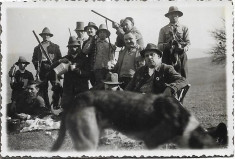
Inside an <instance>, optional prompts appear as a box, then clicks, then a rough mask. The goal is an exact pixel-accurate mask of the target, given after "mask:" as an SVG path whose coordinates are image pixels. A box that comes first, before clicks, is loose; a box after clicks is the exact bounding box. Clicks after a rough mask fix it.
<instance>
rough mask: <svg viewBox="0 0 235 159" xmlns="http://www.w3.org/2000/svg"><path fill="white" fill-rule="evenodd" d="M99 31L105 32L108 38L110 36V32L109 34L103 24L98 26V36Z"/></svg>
mask: <svg viewBox="0 0 235 159" xmlns="http://www.w3.org/2000/svg"><path fill="white" fill-rule="evenodd" d="M101 30H105V31H106V33H107V36H108V37H109V36H110V32H109V30H108V29H107V27H106V25H105V24H100V26H99V30H98V31H97V32H96V35H98V34H99V32H100V31H101Z"/></svg>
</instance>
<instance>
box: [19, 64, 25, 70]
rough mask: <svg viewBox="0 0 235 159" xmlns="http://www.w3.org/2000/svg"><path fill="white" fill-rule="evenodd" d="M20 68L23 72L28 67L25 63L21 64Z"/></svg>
mask: <svg viewBox="0 0 235 159" xmlns="http://www.w3.org/2000/svg"><path fill="white" fill-rule="evenodd" d="M18 66H19V69H20V70H22V71H23V70H25V67H26V66H27V65H26V64H25V63H19V65H18Z"/></svg>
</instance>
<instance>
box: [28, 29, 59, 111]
mask: <svg viewBox="0 0 235 159" xmlns="http://www.w3.org/2000/svg"><path fill="white" fill-rule="evenodd" d="M39 35H40V36H41V37H42V39H43V41H42V42H41V43H40V44H39V45H38V46H36V47H35V48H34V53H33V58H32V62H33V64H34V67H35V69H36V70H37V72H38V74H39V78H40V80H41V81H43V84H42V85H41V88H40V93H41V95H42V97H43V99H44V100H45V104H46V106H47V107H50V103H49V97H48V81H49V80H50V82H51V85H52V90H53V92H54V94H53V104H54V107H57V106H58V102H59V98H60V90H61V86H60V83H59V82H56V79H57V77H56V75H52V74H51V72H50V70H51V68H50V67H51V64H52V63H53V62H55V61H57V60H59V59H60V58H61V52H60V48H59V46H58V45H56V44H54V43H52V42H51V41H50V38H51V37H52V36H53V34H52V33H51V32H50V30H49V29H48V28H47V27H45V28H44V29H43V30H42V33H40V34H39ZM35 36H36V34H35ZM36 38H37V36H36ZM37 39H38V38H37ZM39 42H40V41H39Z"/></svg>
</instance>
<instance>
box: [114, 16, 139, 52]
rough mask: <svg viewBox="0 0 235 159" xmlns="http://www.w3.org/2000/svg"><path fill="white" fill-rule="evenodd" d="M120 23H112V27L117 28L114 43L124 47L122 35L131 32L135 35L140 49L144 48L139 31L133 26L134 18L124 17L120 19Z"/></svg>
mask: <svg viewBox="0 0 235 159" xmlns="http://www.w3.org/2000/svg"><path fill="white" fill-rule="evenodd" d="M120 22H121V24H120V25H118V24H117V23H113V28H114V29H116V30H117V32H116V34H117V39H116V45H117V47H124V46H125V41H124V35H125V34H127V33H129V32H131V33H132V34H134V35H135V38H136V41H137V44H138V45H139V46H140V48H141V49H143V48H144V40H143V37H142V34H141V33H140V31H139V30H138V29H137V28H136V27H135V26H134V25H135V23H134V19H133V18H132V17H126V18H125V19H124V20H121V21H120Z"/></svg>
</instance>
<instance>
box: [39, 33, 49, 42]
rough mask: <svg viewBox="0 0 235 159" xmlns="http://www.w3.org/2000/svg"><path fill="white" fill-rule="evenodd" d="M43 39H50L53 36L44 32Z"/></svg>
mask: <svg viewBox="0 0 235 159" xmlns="http://www.w3.org/2000/svg"><path fill="white" fill-rule="evenodd" d="M41 36H42V39H43V41H50V38H51V36H50V35H49V34H42V35H41Z"/></svg>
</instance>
